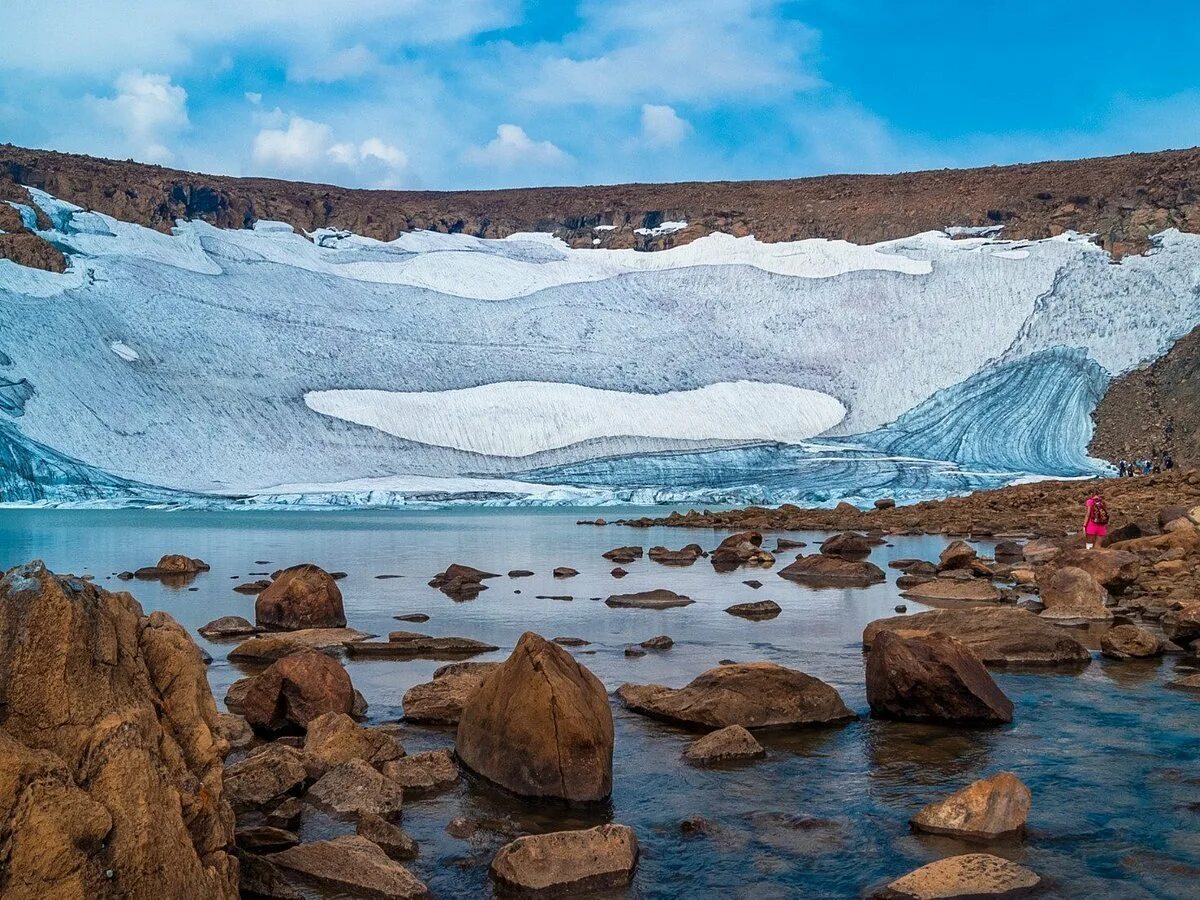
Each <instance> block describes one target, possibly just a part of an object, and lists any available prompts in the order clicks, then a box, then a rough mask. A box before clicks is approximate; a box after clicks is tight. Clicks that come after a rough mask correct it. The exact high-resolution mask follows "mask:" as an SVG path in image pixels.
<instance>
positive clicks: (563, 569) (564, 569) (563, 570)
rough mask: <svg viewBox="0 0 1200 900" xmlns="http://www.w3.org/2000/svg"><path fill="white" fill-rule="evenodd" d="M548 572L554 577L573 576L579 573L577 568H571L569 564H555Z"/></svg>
mask: <svg viewBox="0 0 1200 900" xmlns="http://www.w3.org/2000/svg"><path fill="white" fill-rule="evenodd" d="M550 574H551V575H553V576H554V577H555V578H574V577H575V576H576V575H578V574H579V570H578V569H572V568H571V567H570V566H555V567H554V569H553V570H552V571H551V572H550Z"/></svg>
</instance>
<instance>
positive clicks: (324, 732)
mask: <svg viewBox="0 0 1200 900" xmlns="http://www.w3.org/2000/svg"><path fill="white" fill-rule="evenodd" d="M304 755H305V757H306V762H307V763H308V766H309V768H310V769H312V770H314V771H317V772H324V771H325V770H327V769H331V768H333V767H334V766H340V765H341V764H342V763H345V762H349V761H350V760H352V759H361V760H362V761H363V762H366V763H369V764H370V765H372V766H375V767H376V768H378V767H380V766H382V765H383V764H384V763H386V762H389V761H391V760H395V759H399V758H400V757H402V756H404V746H403V745H402V744H401V743H400V742H399V741H398V740H396V738H395V737H393V736H392V735H390V734H388V733H387V732H386V731H381V730H380V729H378V728H364V727H363V726H362V725H359V724H358V723H357V722H355V721H354V720H353V719H352V718H350V716H348V715H346V714H345V713H341V712H328V713H325V714H324V715H321V716H317V717H316V718H315V719H313V720H312V721H311V722H309V723H308V733H307V734H306V735H305V736H304Z"/></svg>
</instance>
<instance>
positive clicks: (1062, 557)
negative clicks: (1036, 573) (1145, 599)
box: [1053, 547, 1142, 593]
mask: <svg viewBox="0 0 1200 900" xmlns="http://www.w3.org/2000/svg"><path fill="white" fill-rule="evenodd" d="M1053 565H1054V566H1058V567H1061V566H1073V567H1074V568H1077V569H1083V571H1085V572H1087V573H1088V574H1089V575H1091V576H1092V577H1093V578H1095V579H1096V581H1098V582H1100V584H1101V585H1102V586H1103V587H1105V588H1107V589H1108V590H1110V591H1114V592H1117V593H1119V592H1121V591H1123V590H1125V588H1127V587H1129V586H1130V585H1131V584H1134V583H1135V582H1136V581H1137V580H1138V577H1139V576H1140V575H1141V574H1142V560H1141V558H1140V557H1139V556H1138V555H1137V554H1136V553H1130V552H1128V551H1126V550H1113V549H1111V548H1108V547H1093V548H1092V549H1091V550H1087V549H1084V548H1074V549H1070V550H1065V551H1063V552H1062V553H1060V554H1059V555H1058V556H1056V557H1055V558H1054V560H1053Z"/></svg>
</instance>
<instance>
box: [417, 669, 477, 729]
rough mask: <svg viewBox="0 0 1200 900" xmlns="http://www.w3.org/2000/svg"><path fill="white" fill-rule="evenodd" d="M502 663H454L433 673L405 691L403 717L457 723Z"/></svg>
mask: <svg viewBox="0 0 1200 900" xmlns="http://www.w3.org/2000/svg"><path fill="white" fill-rule="evenodd" d="M499 666H500V663H455V664H453V665H449V666H442V667H441V668H439V669H437V670H436V671H435V672H434V673H433V681H428V682H425V683H424V684H418V685H414V686H413V687H411V688H409V689H408V690H407V691H405V693H404V699H403V701H402V703H403V705H404V718H405V719H406V720H408V721H410V722H420V723H421V724H424V725H457V724H458V720H459V719H460V718H462V711H463V709H464V708H465V707H466V705H467V703H469V702H470V700H471V698H472V697H474V696H475V692H476V691H478V690H479V686H480V685H481V684H483V680H484V679H485V678H486V677H487V676H488V675H490V674H491V673H492V672H493V671H495V670H496V669H497V668H499Z"/></svg>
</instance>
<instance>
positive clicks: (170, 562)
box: [133, 553, 209, 578]
mask: <svg viewBox="0 0 1200 900" xmlns="http://www.w3.org/2000/svg"><path fill="white" fill-rule="evenodd" d="M208 570H209V565H208V563H206V562H205V561H204V560H202V559H192V558H191V557H189V556H184V555H183V554H182V553H168V554H167V555H166V556H163V557H161V558H160V559H159V561H158V565H154V566H142V568H140V569H138V570H136V571H135V572H134V573H133V574H134V575H135V576H136V577H138V578H171V577H172V576H174V577H179V576H189V575H196V574H198V573H200V572H207V571H208Z"/></svg>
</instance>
